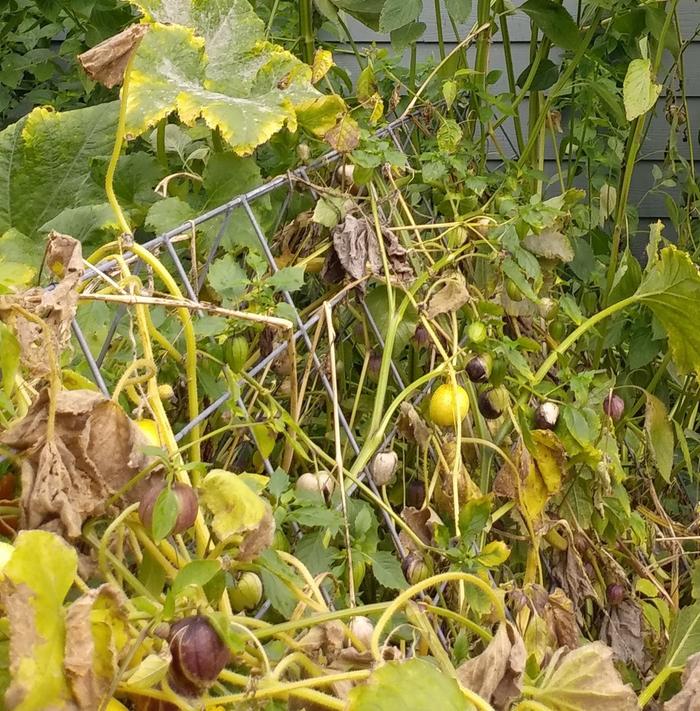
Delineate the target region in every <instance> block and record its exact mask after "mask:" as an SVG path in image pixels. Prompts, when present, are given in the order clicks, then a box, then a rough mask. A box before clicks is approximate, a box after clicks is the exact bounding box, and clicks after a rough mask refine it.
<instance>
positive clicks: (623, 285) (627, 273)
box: [608, 249, 642, 304]
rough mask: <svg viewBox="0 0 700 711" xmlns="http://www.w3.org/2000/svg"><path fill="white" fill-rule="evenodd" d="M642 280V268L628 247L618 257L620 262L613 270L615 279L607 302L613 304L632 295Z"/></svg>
mask: <svg viewBox="0 0 700 711" xmlns="http://www.w3.org/2000/svg"><path fill="white" fill-rule="evenodd" d="M641 281H642V268H641V267H640V266H639V262H638V261H637V260H636V258H635V257H634V255H633V254H632V252H630V251H629V249H626V250H625V253H624V254H623V255H622V259H620V264H619V266H618V268H617V272H615V280H614V281H613V286H612V289H611V291H610V296H609V297H608V304H615V303H617V302H618V301H622V299H626V298H627V297H628V296H632V294H634V292H635V291H637V289H638V288H639V284H640V283H641Z"/></svg>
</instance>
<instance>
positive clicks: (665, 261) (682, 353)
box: [637, 247, 700, 373]
mask: <svg viewBox="0 0 700 711" xmlns="http://www.w3.org/2000/svg"><path fill="white" fill-rule="evenodd" d="M637 296H639V297H640V300H641V301H642V303H644V304H646V305H647V306H648V307H649V308H650V309H651V310H652V311H653V312H654V315H655V316H656V318H657V319H658V320H659V322H660V323H661V325H662V326H663V327H664V330H665V331H666V333H667V334H668V340H669V346H670V348H671V355H672V356H673V360H674V362H675V364H676V366H677V367H678V369H679V371H681V372H682V373H687V372H689V371H692V370H695V371H700V329H698V328H697V327H696V325H695V321H694V319H692V318H689V314H694V313H697V311H698V309H700V275H699V274H698V270H697V268H696V266H695V265H694V264H693V262H692V261H691V259H690V257H689V256H688V255H687V254H686V253H685V252H682V251H680V250H678V249H676V248H675V247H665V248H664V249H662V250H661V254H660V256H659V258H658V260H657V261H656V262H655V263H654V264H653V265H652V266H651V268H650V269H649V270H648V272H647V274H646V275H645V276H644V279H643V280H642V283H641V285H640V287H639V289H638V290H637Z"/></svg>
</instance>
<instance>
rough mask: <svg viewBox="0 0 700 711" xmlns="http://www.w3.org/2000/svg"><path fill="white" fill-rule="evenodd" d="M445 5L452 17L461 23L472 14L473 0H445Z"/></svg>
mask: <svg viewBox="0 0 700 711" xmlns="http://www.w3.org/2000/svg"><path fill="white" fill-rule="evenodd" d="M445 7H446V8H447V12H448V13H449V15H450V17H451V18H452V19H453V20H454V21H455V22H457V23H460V24H461V23H463V22H466V21H467V20H468V19H469V16H470V15H471V14H472V0H445Z"/></svg>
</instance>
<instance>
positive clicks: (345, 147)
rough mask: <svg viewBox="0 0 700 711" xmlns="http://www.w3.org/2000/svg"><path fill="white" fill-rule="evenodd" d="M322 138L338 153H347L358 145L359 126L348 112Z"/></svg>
mask: <svg viewBox="0 0 700 711" xmlns="http://www.w3.org/2000/svg"><path fill="white" fill-rule="evenodd" d="M324 138H325V140H326V143H328V145H330V146H331V148H335V150H336V151H338V152H339V153H349V152H350V151H354V150H355V148H357V147H358V146H359V145H360V126H359V124H358V123H357V121H355V119H354V118H353V117H352V116H351V115H350V114H345V115H344V116H341V117H340V118H339V119H338V123H337V124H336V125H335V126H333V128H332V129H331V130H330V131H328V133H326V135H325V136H324Z"/></svg>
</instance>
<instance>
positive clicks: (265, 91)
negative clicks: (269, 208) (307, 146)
mask: <svg viewBox="0 0 700 711" xmlns="http://www.w3.org/2000/svg"><path fill="white" fill-rule="evenodd" d="M133 4H134V5H136V6H137V7H139V8H140V9H141V10H142V11H143V12H144V13H145V15H146V19H147V20H149V21H150V22H151V25H150V29H149V31H148V33H147V34H146V35H145V37H144V38H143V39H142V40H141V43H140V44H139V46H138V49H137V51H136V55H135V57H134V60H133V66H132V74H131V84H130V89H129V94H128V97H127V122H126V128H127V132H128V133H129V134H131V135H133V136H138V135H141V134H142V133H144V132H145V131H146V130H147V129H148V128H149V127H151V126H153V125H155V124H156V123H157V122H158V121H160V120H161V119H162V118H163V117H165V116H167V115H168V114H170V113H171V112H173V111H176V112H177V113H178V115H179V117H180V120H181V121H182V122H183V123H185V124H187V125H193V124H194V123H195V122H196V121H197V119H199V118H202V119H203V120H204V121H205V122H206V124H207V125H208V126H209V127H210V128H217V129H219V131H220V133H221V135H222V137H223V138H224V139H225V140H226V141H227V142H228V143H229V144H230V145H231V147H232V148H233V150H234V151H235V152H236V153H238V154H240V155H247V154H250V153H252V152H253V150H254V149H255V148H256V147H257V146H259V145H260V144H262V143H265V142H266V141H267V140H268V139H269V138H270V137H271V136H273V135H274V134H275V133H277V132H278V131H279V130H280V129H282V128H283V127H284V126H287V127H288V128H289V129H290V130H291V131H294V130H296V128H297V124H298V123H301V124H302V125H305V127H306V128H308V129H309V130H311V131H313V132H315V133H317V134H319V135H323V134H324V133H326V132H327V131H328V130H330V129H331V128H332V127H333V126H334V125H335V123H336V120H337V117H338V116H339V114H340V113H341V112H342V111H343V110H344V106H345V105H344V102H343V101H342V99H341V98H340V97H339V96H335V95H333V96H325V95H323V94H321V93H320V92H319V91H318V90H316V89H315V88H314V86H313V84H312V83H311V76H312V70H311V67H309V66H307V65H306V64H303V63H302V62H300V61H299V60H298V59H297V58H296V57H295V56H294V55H293V54H291V53H290V52H287V51H286V50H284V49H283V48H282V47H280V46H278V45H275V44H272V43H271V42H268V41H267V40H266V39H265V28H264V24H263V22H262V20H260V19H259V18H258V17H257V15H256V14H255V13H254V11H253V9H252V8H251V6H250V4H249V3H248V2H247V0H202V1H200V2H197V3H194V2H192V1H190V0H177V1H176V2H169V1H168V2H165V0H142V1H141V2H133Z"/></svg>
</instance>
